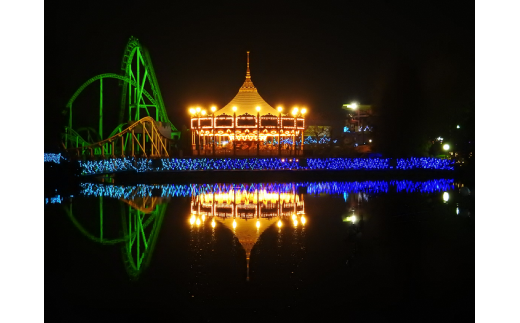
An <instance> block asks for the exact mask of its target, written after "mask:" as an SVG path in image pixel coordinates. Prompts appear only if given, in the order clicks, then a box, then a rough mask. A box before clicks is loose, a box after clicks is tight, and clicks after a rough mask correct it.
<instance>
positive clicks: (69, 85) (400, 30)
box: [45, 1, 475, 141]
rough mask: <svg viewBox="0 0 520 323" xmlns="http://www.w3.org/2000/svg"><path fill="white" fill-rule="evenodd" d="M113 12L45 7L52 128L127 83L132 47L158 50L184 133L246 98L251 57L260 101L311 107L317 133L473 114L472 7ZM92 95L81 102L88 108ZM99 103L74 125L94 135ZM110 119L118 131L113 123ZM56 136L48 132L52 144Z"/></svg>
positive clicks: (108, 101)
mask: <svg viewBox="0 0 520 323" xmlns="http://www.w3.org/2000/svg"><path fill="white" fill-rule="evenodd" d="M111 3H112V2H111V1H105V2H98V1H95V2H81V5H80V7H79V6H78V4H77V3H76V2H70V1H69V2H63V3H61V4H59V2H52V3H49V4H46V6H45V118H46V124H47V125H48V124H49V122H51V118H52V120H59V122H62V123H63V124H65V123H66V120H67V119H66V117H60V116H59V112H60V111H61V110H63V109H64V107H65V105H66V102H67V101H68V99H69V98H70V97H71V96H72V94H73V93H74V91H75V90H76V89H77V88H78V87H79V86H80V85H81V84H82V83H83V82H85V81H86V80H88V79H89V78H91V77H93V76H95V75H98V74H101V73H119V71H120V64H121V58H122V54H123V50H124V48H125V45H126V43H127V41H128V39H129V37H130V36H135V37H137V38H138V39H139V40H140V42H141V44H143V45H144V46H145V47H147V48H148V50H149V52H150V55H151V58H152V61H153V65H154V68H155V72H156V75H157V79H158V82H159V85H160V88H161V92H162V95H163V99H164V101H165V105H166V108H167V111H168V115H169V117H170V120H171V121H172V122H173V123H174V125H176V126H177V127H178V128H181V127H182V125H188V113H187V109H188V107H190V106H194V105H200V106H202V107H209V106H210V105H211V104H215V105H217V106H218V107H222V106H224V105H225V104H226V103H228V102H229V101H230V100H231V99H232V98H233V97H234V96H235V95H236V93H237V92H238V89H239V87H240V86H241V84H242V83H243V81H244V77H245V70H246V51H248V50H249V51H251V54H250V55H251V56H250V59H251V75H252V80H253V82H254V84H255V86H256V87H257V88H258V90H259V93H260V95H261V96H262V97H263V98H264V99H265V100H266V101H267V102H268V103H269V104H271V105H272V106H278V105H279V104H282V105H284V106H286V107H292V106H294V105H305V106H306V107H307V108H308V110H309V111H310V114H309V119H312V122H313V123H315V124H322V125H333V126H337V127H341V126H343V120H344V116H345V112H344V111H343V110H342V109H341V106H342V104H344V103H347V102H350V101H357V102H359V103H361V104H372V105H375V106H377V109H378V112H379V113H380V114H382V115H387V116H389V117H390V115H393V116H397V117H396V118H399V119H402V118H411V119H410V120H408V121H410V122H414V121H415V119H414V118H416V119H417V122H418V124H421V123H428V122H434V119H435V116H441V115H445V114H447V113H450V112H451V111H455V110H462V109H468V108H470V109H474V101H475V5H474V3H473V2H456V3H455V2H454V3H449V2H446V3H439V2H437V1H420V2H412V1H410V2H397V3H396V2H391V1H363V2H359V3H358V2H356V3H352V4H350V3H343V4H341V5H332V4H329V5H322V4H320V5H317V4H312V5H311V4H307V3H304V2H299V3H296V4H291V5H289V4H283V5H282V4H269V3H267V2H245V1H242V2H235V3H233V4H228V3H226V4H220V3H216V2H212V4H203V3H201V2H197V3H196V5H193V4H192V5H189V6H188V5H186V4H181V2H177V1H175V2H173V3H174V4H172V5H168V6H165V5H162V4H157V3H155V4H154V3H151V2H149V1H128V2H126V3H125V5H112V4H111ZM112 82H113V83H114V84H115V85H114V86H113V91H112V92H111V93H105V102H104V105H105V109H107V110H106V111H109V110H108V109H113V110H112V111H116V112H115V114H117V110H118V102H119V95H120V94H119V92H118V91H119V89H118V87H117V81H112ZM107 86H110V85H107ZM94 87H95V86H94ZM90 91H91V92H92V93H95V91H96V90H95V89H91V90H90ZM106 91H107V90H106ZM108 92H110V91H108ZM85 93H86V94H85V98H81V99H82V100H84V101H85V102H89V101H88V95H89V94H88V93H87V92H85ZM92 93H91V95H93V96H94V94H92ZM91 102H92V108H90V107H87V106H82V107H81V108H78V109H81V111H77V112H76V115H75V116H80V117H81V118H82V121H83V122H86V123H89V125H90V126H92V127H94V128H95V127H96V125H97V123H96V122H97V121H96V116H97V110H98V105H97V104H98V103H97V102H96V100H95V99H94V100H91ZM85 104H87V103H85ZM85 104H84V105H85ZM88 104H90V103H88ZM390 111H395V112H396V113H393V112H392V113H391V114H390V113H389V112H390ZM414 111H427V113H419V114H417V113H411V114H410V113H409V112H414ZM60 118H61V119H60ZM106 118H107V123H110V118H111V117H110V116H109V113H108V112H107V116H106ZM432 118H433V119H432ZM90 119H92V120H90ZM428 120H429V121H428ZM59 122H58V123H59ZM454 122H456V120H455V121H454ZM106 127H107V128H110V127H109V125H108V124H107V126H106ZM106 131H109V130H108V129H107V130H106ZM110 131H111V129H110ZM55 132H56V131H55V129H54V127H49V126H46V127H45V134H46V141H47V139H50V138H53V136H55Z"/></svg>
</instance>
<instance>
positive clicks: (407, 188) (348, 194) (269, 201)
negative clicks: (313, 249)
mask: <svg viewBox="0 0 520 323" xmlns="http://www.w3.org/2000/svg"><path fill="white" fill-rule="evenodd" d="M456 186H457V187H459V186H460V184H458V183H457V184H456V183H454V180H453V179H435V180H428V181H409V180H402V181H364V182H306V183H253V184H246V183H244V184H189V185H177V184H168V185H136V186H117V185H110V184H93V183H83V184H81V187H82V191H81V193H80V196H81V198H80V200H79V201H77V202H79V203H78V204H81V202H80V201H81V199H82V198H92V197H95V198H97V199H98V201H99V209H98V211H99V215H98V217H99V224H98V225H96V226H95V227H98V228H99V229H95V230H93V231H92V230H90V231H89V230H87V229H86V228H85V227H84V226H83V225H82V223H81V221H79V220H78V219H77V218H76V217H75V216H74V212H76V213H78V212H81V211H82V210H81V207H80V208H77V207H73V204H75V203H70V204H68V205H64V208H65V210H66V213H67V215H68V216H69V218H70V220H71V221H72V222H73V224H74V225H75V226H76V228H77V229H78V230H79V232H81V233H82V234H83V235H85V236H86V237H88V238H89V239H90V240H92V241H94V242H96V243H100V244H104V245H114V244H120V245H121V248H122V253H123V262H124V264H125V265H126V269H127V272H128V275H129V276H130V277H131V278H132V279H137V278H139V276H140V275H141V273H142V271H143V270H144V269H145V268H147V267H148V266H149V264H150V261H151V258H152V254H153V250H154V247H155V245H156V243H157V238H158V236H159V233H160V232H161V226H162V223H163V220H164V217H165V214H166V210H167V206H168V203H169V200H170V198H175V197H189V198H190V213H189V214H188V215H186V222H187V224H189V226H190V237H191V238H190V241H191V242H190V243H191V245H192V247H193V248H190V249H192V250H197V252H198V249H200V248H205V247H206V246H200V243H201V242H200V239H201V236H200V235H199V232H200V231H201V230H203V228H206V227H208V228H211V230H212V231H211V232H212V233H211V241H210V242H209V244H208V245H209V248H214V245H215V239H216V237H215V229H216V228H217V226H222V227H224V228H226V229H227V230H229V231H230V232H232V233H233V235H234V236H235V237H236V241H235V240H233V244H236V243H238V244H239V245H240V246H241V248H243V249H244V251H245V259H246V267H247V270H246V272H247V275H246V280H249V276H250V275H249V267H250V266H249V264H250V257H251V252H252V250H253V247H254V246H255V244H256V243H257V242H258V240H259V238H260V237H261V236H262V234H263V233H264V231H265V230H267V229H268V228H269V227H273V228H277V229H278V239H277V243H278V245H277V248H278V249H280V248H281V245H280V243H281V241H282V238H281V232H282V230H293V233H292V236H293V238H292V239H293V241H292V242H291V243H292V244H293V245H294V247H296V246H297V245H298V247H297V249H301V250H305V246H304V244H305V227H306V226H308V225H312V217H313V216H318V215H317V214H313V215H312V216H311V217H309V216H307V214H306V210H305V202H304V200H305V197H306V196H313V195H339V196H342V197H343V199H344V201H345V203H346V204H347V208H346V211H345V212H344V213H343V222H346V223H348V224H350V225H352V226H357V225H358V224H359V223H360V222H362V221H363V215H362V214H361V215H360V214H358V213H357V210H356V208H357V207H358V206H359V204H360V203H363V202H367V201H368V200H369V198H370V197H371V196H374V195H380V194H386V193H388V192H394V193H414V192H419V193H423V194H433V193H440V192H443V195H442V196H443V198H444V201H445V202H447V196H449V194H448V193H447V192H448V191H450V190H453V189H454V188H455V187H456ZM104 198H108V199H118V200H119V201H120V202H122V204H121V206H120V212H121V227H122V228H123V230H119V233H114V232H110V231H111V230H110V229H105V228H104V224H103V220H104V218H105V215H104V214H103V210H104V208H103V199H104ZM51 200H52V201H60V203H62V201H63V199H61V200H59V199H51ZM74 200H75V199H72V201H73V202H74ZM46 203H47V200H46ZM457 212H458V205H457ZM457 214H458V213H457ZM91 220H92V219H91ZM112 231H114V230H112ZM91 232H95V233H91ZM287 243H289V242H287ZM194 246H196V247H194ZM235 247H236V246H235Z"/></svg>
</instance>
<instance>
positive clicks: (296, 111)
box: [292, 108, 298, 116]
mask: <svg viewBox="0 0 520 323" xmlns="http://www.w3.org/2000/svg"><path fill="white" fill-rule="evenodd" d="M297 113H298V108H294V109H293V110H292V114H293V116H295V115H296V114H297Z"/></svg>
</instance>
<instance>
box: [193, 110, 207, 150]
mask: <svg viewBox="0 0 520 323" xmlns="http://www.w3.org/2000/svg"><path fill="white" fill-rule="evenodd" d="M189 111H190V114H191V118H192V123H191V126H192V127H193V118H194V117H197V126H196V127H195V129H196V134H198V139H197V140H195V135H196V134H193V137H192V141H191V144H192V149H193V146H195V150H197V155H199V156H200V136H201V131H200V129H201V128H200V116H201V115H203V116H205V115H206V110H201V108H200V107H197V108H196V109H193V108H190V110H189Z"/></svg>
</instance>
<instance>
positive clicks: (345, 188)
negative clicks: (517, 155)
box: [45, 178, 475, 322]
mask: <svg viewBox="0 0 520 323" xmlns="http://www.w3.org/2000/svg"><path fill="white" fill-rule="evenodd" d="M467 185H468V184H467V183H464V182H462V181H461V180H454V179H450V178H443V179H430V180H420V181H412V180H381V181H351V182H349V181H341V182H286V183H279V182H272V183H208V184H162V185H135V186H132V185H127V186H120V185H113V184H102V183H82V184H81V187H80V188H79V192H76V193H75V194H74V195H73V196H72V197H71V196H65V197H64V196H55V197H47V198H46V200H45V287H46V288H45V312H46V316H47V317H48V318H49V319H50V320H51V321H64V322H83V321H85V322H91V321H92V320H100V321H111V320H112V321H118V322H119V321H123V320H127V321H128V320H129V321H137V320H139V321H144V322H146V321H183V322H184V321H196V322H198V321H200V322H219V321H226V322H234V321H253V322H255V321H259V322H264V321H275V322H276V321H284V322H287V321H302V322H307V321H330V320H332V319H334V320H341V321H343V320H349V319H350V320H353V321H355V322H390V321H396V320H400V321H405V322H408V321H413V322H430V321H431V322H434V321H435V322H439V321H442V322H452V321H453V322H455V321H457V322H461V321H462V322H465V321H474V317H475V315H474V310H475V302H474V297H475V220H474V216H475V214H474V213H475V210H474V209H475V208H474V203H475V200H474V189H473V187H471V188H469V189H468V186H467Z"/></svg>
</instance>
